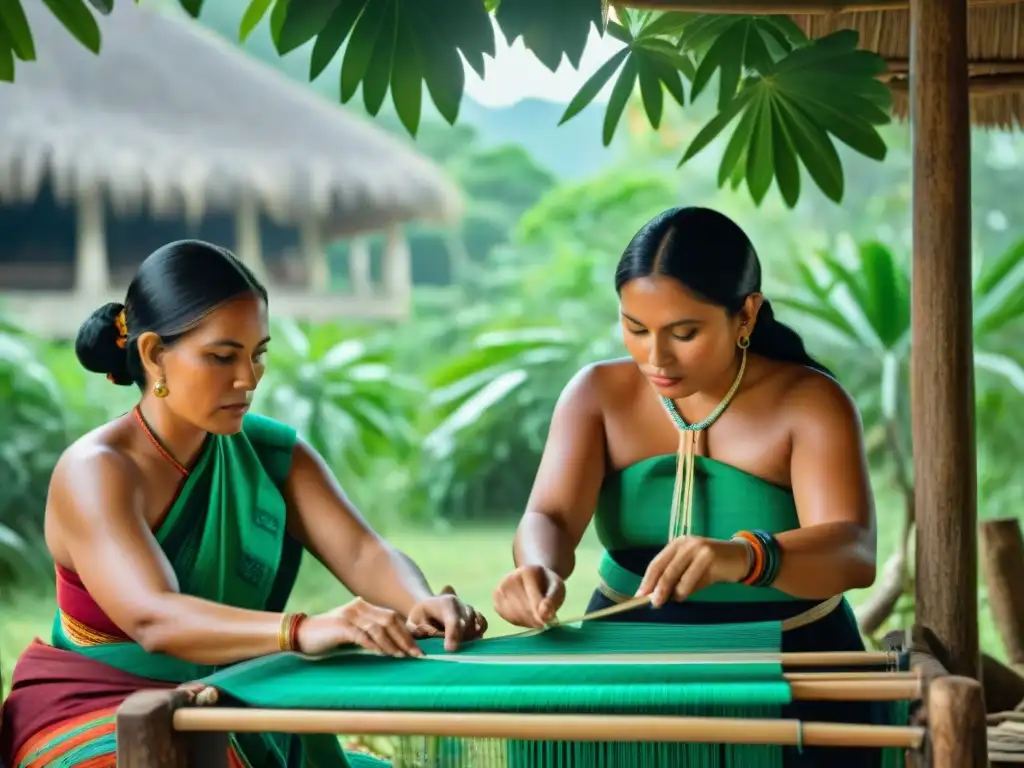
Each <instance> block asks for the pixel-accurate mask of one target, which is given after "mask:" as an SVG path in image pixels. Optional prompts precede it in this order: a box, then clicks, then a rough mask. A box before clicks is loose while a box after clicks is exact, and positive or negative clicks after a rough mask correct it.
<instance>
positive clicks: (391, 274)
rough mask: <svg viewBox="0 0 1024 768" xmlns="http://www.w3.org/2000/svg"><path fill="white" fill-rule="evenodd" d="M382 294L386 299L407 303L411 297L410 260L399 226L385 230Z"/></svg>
mask: <svg viewBox="0 0 1024 768" xmlns="http://www.w3.org/2000/svg"><path fill="white" fill-rule="evenodd" d="M383 267H384V269H383V273H384V292H385V293H386V294H387V296H388V298H391V299H394V300H395V301H400V302H407V301H408V300H409V298H410V296H412V260H411V255H410V253H409V241H408V240H406V239H405V232H403V231H402V227H401V225H399V224H393V225H392V226H390V227H389V228H388V230H387V233H386V234H385V239H384V262H383Z"/></svg>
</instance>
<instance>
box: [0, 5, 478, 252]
mask: <svg viewBox="0 0 1024 768" xmlns="http://www.w3.org/2000/svg"><path fill="white" fill-rule="evenodd" d="M24 5H25V6H26V12H27V13H28V15H29V18H30V22H31V24H32V30H33V32H34V35H35V38H36V49H37V56H38V61H37V62H33V63H30V64H21V65H19V68H18V73H17V78H16V82H15V83H14V84H13V85H0V198H6V199H10V198H15V199H23V200H32V199H34V198H35V196H36V195H37V193H38V190H39V188H40V184H41V182H42V180H43V178H44V177H45V175H46V173H47V172H49V173H50V174H51V176H50V178H51V179H52V182H53V184H54V186H55V189H56V191H57V194H58V196H60V197H62V198H64V199H68V198H70V197H71V196H72V195H73V194H74V193H75V191H76V189H77V188H78V187H80V186H84V185H91V184H96V183H99V184H101V185H102V186H103V187H104V188H105V189H106V190H108V192H109V194H110V195H111V197H112V199H113V200H114V203H115V205H118V206H119V207H120V206H125V207H131V206H137V205H139V204H140V203H142V202H145V204H146V205H147V207H148V208H150V210H155V211H157V212H160V211H161V210H168V209H173V208H174V207H175V205H176V204H177V205H178V206H180V205H181V204H183V205H184V206H185V207H184V211H185V212H186V213H187V214H189V215H191V216H197V215H202V213H203V211H204V210H218V211H220V210H223V211H228V210H233V209H235V208H236V206H237V204H238V200H239V197H240V195H241V194H243V193H246V194H255V195H257V196H258V198H259V200H260V202H261V203H262V205H263V207H264V209H265V210H266V211H267V213H268V214H269V215H271V216H273V217H274V218H277V219H278V220H280V221H295V220H296V218H297V216H298V214H300V213H302V212H306V211H310V210H315V211H317V212H318V213H319V214H320V215H321V216H322V217H324V218H325V219H326V220H327V223H328V226H329V228H330V231H331V232H333V233H336V234H343V233H353V232H357V231H366V230H375V229H380V228H383V227H384V226H387V225H388V224H391V223H395V222H402V221H408V220H415V219H428V220H439V219H451V218H452V217H454V216H457V215H458V214H459V212H460V207H461V201H460V196H459V193H458V191H457V190H456V189H455V187H454V186H453V185H452V184H451V183H450V182H449V181H448V179H447V178H446V177H445V176H444V174H443V172H442V171H441V169H440V168H439V167H437V166H436V165H435V164H434V163H433V162H431V161H430V160H428V159H426V158H424V157H422V156H421V155H419V154H417V153H416V152H415V150H414V149H413V148H411V147H410V146H409V144H408V143H406V142H403V141H402V140H400V139H399V138H397V137H393V136H391V135H390V134H388V133H386V132H385V131H383V130H381V129H380V128H378V127H376V126H374V125H372V124H371V123H370V122H369V120H367V119H364V118H363V117H362V116H359V115H355V114H352V113H350V112H346V111H345V110H344V109H342V108H340V107H339V106H337V105H335V104H332V103H330V102H328V101H327V100H325V99H323V98H321V97H319V96H317V95H316V94H315V93H313V92H312V91H311V90H309V89H307V88H304V87H302V86H301V85H300V84H297V83H294V82H292V81H291V80H288V79H287V78H286V77H285V76H284V75H282V74H281V73H279V72H277V71H275V70H273V69H271V68H270V67H267V66H266V65H263V64H261V63H259V62H257V61H254V60H252V59H250V58H249V57H247V56H246V55H245V54H243V53H242V52H241V51H239V50H237V49H236V48H235V47H234V46H232V45H231V44H230V43H228V42H227V41H224V40H221V39H220V38H217V37H216V36H215V35H213V34H212V33H209V32H206V31H205V30H203V29H202V28H200V27H199V25H197V24H195V23H193V22H191V21H190V20H188V19H185V18H179V17H177V16H169V15H161V14H158V13H155V12H153V11H147V10H145V9H140V8H138V7H137V6H136V4H135V3H134V2H122V3H117V4H116V10H115V11H114V12H113V13H112V14H111V15H110V16H108V17H102V18H101V19H100V23H101V28H102V31H103V49H102V51H101V53H100V55H99V56H95V55H93V54H92V53H90V52H89V51H88V50H86V49H85V48H84V47H83V46H82V45H81V44H79V43H78V42H77V41H76V40H74V39H73V38H72V36H71V35H70V34H69V33H68V32H67V31H66V30H65V29H64V28H63V27H61V26H60V24H59V23H58V22H57V21H56V19H54V17H53V15H52V14H51V13H50V12H49V11H48V10H47V9H46V7H45V5H44V3H42V2H39V1H38V0H34V1H33V2H29V3H25V4H24Z"/></svg>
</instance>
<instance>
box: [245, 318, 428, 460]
mask: <svg viewBox="0 0 1024 768" xmlns="http://www.w3.org/2000/svg"><path fill="white" fill-rule="evenodd" d="M273 336H274V342H273V348H272V350H271V352H270V355H269V360H268V366H267V373H266V375H265V377H264V381H263V382H262V383H261V384H260V387H259V389H257V394H256V400H255V402H254V406H255V408H256V409H257V410H259V411H260V412H262V413H264V414H266V415H268V416H271V417H273V418H276V419H279V420H280V421H283V422H285V423H287V424H290V425H291V426H293V427H295V428H296V429H297V430H298V432H299V434H300V435H301V436H302V437H303V438H304V439H306V440H308V441H309V443H310V445H312V446H313V447H314V448H315V449H316V450H317V451H318V452H320V453H321V454H322V455H323V456H324V457H325V459H326V460H327V461H328V462H329V463H330V464H331V465H332V467H334V469H335V470H336V471H338V472H340V473H343V474H346V475H353V476H354V475H360V474H363V473H365V472H366V470H367V468H368V467H369V465H370V464H371V463H372V462H373V461H374V460H375V459H377V458H380V457H381V456H392V455H397V456H402V455H403V453H404V452H406V451H407V450H408V448H409V446H410V445H411V444H412V442H413V434H414V431H413V425H412V414H413V409H414V407H415V403H416V399H417V397H418V396H419V394H420V386H419V384H418V382H417V381H416V380H415V379H413V378H412V377H410V376H406V375H404V374H402V373H401V372H398V371H395V370H394V368H393V366H392V364H391V357H390V353H389V352H388V350H387V347H386V345H385V344H384V343H383V342H382V340H379V339H377V338H375V337H372V336H369V335H368V334H366V333H354V332H352V331H348V332H346V331H345V330H344V329H342V328H340V327H338V326H336V325H328V324H325V325H317V326H310V325H304V324H300V323H298V322H296V321H294V320H289V319H282V320H279V321H277V322H276V323H275V324H274V332H273Z"/></svg>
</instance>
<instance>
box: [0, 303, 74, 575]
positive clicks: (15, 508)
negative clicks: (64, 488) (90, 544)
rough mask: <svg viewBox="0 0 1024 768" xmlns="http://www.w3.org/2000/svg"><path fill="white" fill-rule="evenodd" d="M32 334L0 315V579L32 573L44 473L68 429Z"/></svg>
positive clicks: (71, 431)
mask: <svg viewBox="0 0 1024 768" xmlns="http://www.w3.org/2000/svg"><path fill="white" fill-rule="evenodd" d="M39 351H40V350H39V346H38V343H37V341H36V340H35V339H33V338H32V337H31V336H30V335H28V334H27V333H26V332H25V331H23V330H22V329H20V328H18V327H17V326H15V325H13V324H11V323H10V322H8V321H2V320H0V404H2V408H3V411H4V418H3V419H2V420H0V584H3V583H9V582H10V581H11V580H13V579H14V577H15V576H16V575H22V574H26V573H27V574H29V575H38V574H39V571H40V570H41V569H42V567H43V566H42V564H41V563H40V561H39V559H38V558H37V557H35V556H34V555H35V553H36V552H37V551H38V548H39V546H40V542H41V540H42V529H41V526H40V525H39V521H40V520H41V516H42V515H41V513H42V509H43V507H44V505H45V503H46V492H47V487H48V485H49V479H50V472H51V471H52V470H53V467H54V465H55V464H56V462H57V457H58V456H59V455H60V452H61V451H62V450H63V449H64V447H65V446H66V445H67V443H68V442H69V440H70V438H71V437H72V436H73V434H74V429H73V427H74V419H73V417H72V416H71V414H70V413H69V412H68V410H67V409H66V407H65V402H64V397H63V393H62V391H61V388H60V386H59V384H58V382H57V380H56V378H55V377H54V376H53V373H52V372H51V371H50V370H49V369H48V368H47V367H46V365H44V364H43V363H42V361H41V360H40V354H39Z"/></svg>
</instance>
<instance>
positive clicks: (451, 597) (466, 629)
mask: <svg viewBox="0 0 1024 768" xmlns="http://www.w3.org/2000/svg"><path fill="white" fill-rule="evenodd" d="M406 626H408V627H409V631H410V632H412V634H413V636H414V637H441V636H442V635H443V636H444V649H445V650H446V651H456V650H458V648H459V644H460V643H462V642H465V641H469V640H476V639H478V638H480V637H483V634H484V632H486V631H487V619H485V618H484V617H483V614H481V613H479V612H478V611H477V610H475V609H474V608H473V607H472V606H471V605H467V604H466V603H464V602H462V601H461V600H460V599H459V598H458V596H457V595H456V594H455V590H454V589H452V588H451V587H445V588H444V589H442V590H441V592H440V593H439V594H437V595H434V596H433V597H428V598H427V599H426V600H421V601H420V602H418V603H416V605H414V606H413V607H412V610H411V611H409V616H408V618H407V619H406Z"/></svg>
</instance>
